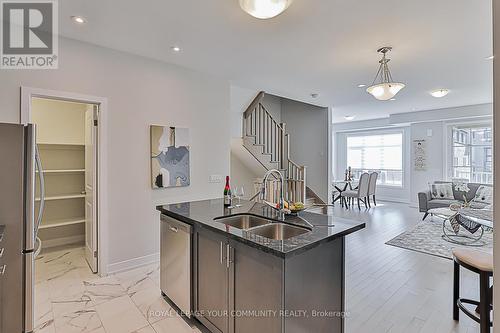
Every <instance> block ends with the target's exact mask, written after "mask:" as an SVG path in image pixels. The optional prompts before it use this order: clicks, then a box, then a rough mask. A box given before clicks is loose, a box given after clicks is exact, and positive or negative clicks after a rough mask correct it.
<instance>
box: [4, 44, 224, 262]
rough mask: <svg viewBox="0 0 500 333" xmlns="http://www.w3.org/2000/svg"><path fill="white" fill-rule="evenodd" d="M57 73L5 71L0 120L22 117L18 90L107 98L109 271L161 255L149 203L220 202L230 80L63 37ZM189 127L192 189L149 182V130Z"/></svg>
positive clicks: (153, 213) (154, 213) (155, 219)
mask: <svg viewBox="0 0 500 333" xmlns="http://www.w3.org/2000/svg"><path fill="white" fill-rule="evenodd" d="M59 49H60V54H59V59H60V60H59V69H58V70H38V71H29V70H8V71H7V70H3V71H2V73H1V74H0V101H1V108H0V121H2V122H11V123H18V122H19V120H20V89H19V87H20V86H21V85H24V86H31V87H37V88H45V89H52V90H61V91H70V92H75V93H80V94H87V95H95V96H102V97H106V98H108V113H109V114H108V128H107V142H108V146H107V152H108V168H109V170H108V184H107V185H108V193H109V197H108V205H109V212H108V216H109V221H105V223H108V224H109V237H108V240H107V241H106V242H105V243H104V244H101V246H107V247H108V253H109V258H108V259H109V263H110V264H116V265H111V267H112V268H113V267H123V266H120V265H119V263H121V262H123V261H127V260H131V259H134V258H139V259H138V260H139V261H138V262H140V261H141V259H140V258H146V259H147V258H153V257H155V256H156V254H157V253H158V252H159V223H158V213H157V212H156V211H155V205H157V204H163V203H171V202H180V201H185V200H195V199H205V198H215V197H220V196H221V193H222V188H223V185H224V184H209V183H208V178H209V175H211V174H219V175H227V174H229V145H230V126H231V124H230V122H231V121H230V114H229V112H230V111H229V109H230V97H229V95H230V88H229V83H228V82H225V81H222V80H220V79H217V78H214V77H211V76H207V75H204V74H201V73H198V72H194V71H191V70H187V69H184V68H181V67H178V66H174V65H169V64H166V63H162V62H158V61H153V60H149V59H146V58H142V57H137V56H133V55H129V54H125V53H121V52H116V51H112V50H109V49H104V48H101V47H97V46H93V45H90V44H85V43H80V42H77V41H73V40H68V39H61V41H60V47H59ZM150 124H165V125H175V126H180V127H188V128H190V130H191V131H190V134H191V186H189V187H186V188H175V189H164V190H155V191H153V190H152V189H151V184H150V152H149V125H150Z"/></svg>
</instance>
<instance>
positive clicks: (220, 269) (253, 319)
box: [157, 199, 365, 333]
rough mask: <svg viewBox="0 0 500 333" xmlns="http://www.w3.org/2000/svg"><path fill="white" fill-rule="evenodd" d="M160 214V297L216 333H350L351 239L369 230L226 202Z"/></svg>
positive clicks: (168, 208)
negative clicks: (348, 239)
mask: <svg viewBox="0 0 500 333" xmlns="http://www.w3.org/2000/svg"><path fill="white" fill-rule="evenodd" d="M157 210H159V211H160V213H161V223H160V224H161V253H160V256H161V264H160V266H161V267H160V272H161V289H162V293H163V294H164V296H165V297H166V298H167V300H168V301H170V302H171V303H173V304H174V305H176V307H177V310H180V311H182V312H183V313H184V314H185V315H186V316H188V317H190V316H191V315H192V317H194V318H195V322H196V323H197V324H201V325H203V326H204V327H205V328H207V329H208V330H209V331H210V332H213V333H246V332H249V333H250V332H252V333H253V332H262V333H274V332H276V333H283V332H285V333H299V332H301V333H302V332H315V333H320V332H343V331H344V317H345V236H346V235H348V234H350V233H353V232H355V231H358V230H360V229H362V228H364V227H365V224H364V223H361V222H358V221H351V220H346V219H341V218H336V217H333V216H327V215H320V214H314V213H308V212H301V213H300V214H299V216H286V218H285V220H284V221H283V220H282V216H280V214H279V213H278V212H277V211H276V210H275V209H272V208H271V207H269V206H266V205H263V204H260V203H255V202H248V201H242V205H241V207H238V208H233V209H227V208H224V207H223V202H222V199H215V200H204V201H196V202H186V203H180V204H170V205H164V206H158V207H157ZM180 233H183V234H184V235H186V236H184V237H183V238H182V237H181V236H180V235H179V234H180ZM182 240H183V241H182ZM188 241H189V243H188ZM181 244H183V245H181ZM180 249H184V250H182V251H181V250H180ZM181 292H182V294H180V293H181Z"/></svg>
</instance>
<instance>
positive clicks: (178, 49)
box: [172, 46, 181, 52]
mask: <svg viewBox="0 0 500 333" xmlns="http://www.w3.org/2000/svg"><path fill="white" fill-rule="evenodd" d="M172 51H174V52H181V48H180V47H178V46H172Z"/></svg>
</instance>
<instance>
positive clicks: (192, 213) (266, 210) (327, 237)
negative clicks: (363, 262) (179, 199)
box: [156, 199, 365, 258]
mask: <svg viewBox="0 0 500 333" xmlns="http://www.w3.org/2000/svg"><path fill="white" fill-rule="evenodd" d="M241 204H242V206H241V207H238V208H234V209H231V210H229V209H227V208H224V206H223V201H222V199H214V200H203V201H193V202H184V203H178V204H169V205H163V206H157V207H156V209H157V210H159V211H160V212H161V213H162V214H165V215H167V216H170V217H172V218H175V219H178V220H180V221H183V222H185V223H188V224H191V225H197V226H199V227H204V228H208V229H210V230H212V231H215V232H219V233H221V234H225V235H226V236H229V237H231V238H232V239H235V240H237V241H240V242H242V243H245V244H247V245H250V246H253V247H256V248H259V249H261V250H263V251H265V252H269V253H272V254H274V255H277V256H279V257H282V258H285V257H289V256H292V255H295V254H298V253H301V252H304V251H306V250H308V249H311V248H313V247H316V246H318V245H320V244H322V243H324V242H328V241H331V240H334V239H337V238H339V237H344V236H346V235H348V234H350V233H353V232H355V231H358V230H360V229H363V228H364V227H365V223H363V222H359V221H352V220H347V219H342V218H338V217H334V216H328V215H322V214H315V213H309V212H301V213H299V216H287V217H286V219H285V223H290V224H295V225H299V226H304V227H308V228H309V229H311V227H310V226H308V225H307V223H306V222H305V221H304V220H306V221H307V222H309V223H310V224H312V225H313V226H314V227H313V228H312V230H311V232H308V233H305V234H302V235H299V236H296V237H293V238H290V239H287V240H283V241H279V240H271V239H268V238H264V237H261V236H257V235H255V234H252V232H251V231H244V230H241V229H238V228H234V227H230V226H227V225H225V224H223V223H221V222H217V221H216V220H214V219H215V218H219V217H225V216H232V215H238V214H252V215H256V216H262V217H265V218H268V219H271V220H277V218H278V215H277V212H276V210H274V209H272V208H271V207H269V206H266V205H263V204H260V203H255V202H249V201H243V200H242V201H241ZM277 222H281V221H277Z"/></svg>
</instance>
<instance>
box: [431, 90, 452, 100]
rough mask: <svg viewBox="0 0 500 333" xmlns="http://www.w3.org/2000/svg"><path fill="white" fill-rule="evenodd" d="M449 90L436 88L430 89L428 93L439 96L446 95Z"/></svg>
mask: <svg viewBox="0 0 500 333" xmlns="http://www.w3.org/2000/svg"><path fill="white" fill-rule="evenodd" d="M449 92H450V91H449V90H448V89H437V90H434V91H431V92H430V94H431V96H432V97H436V98H441V97H444V96H446V95H448V93H449Z"/></svg>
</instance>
